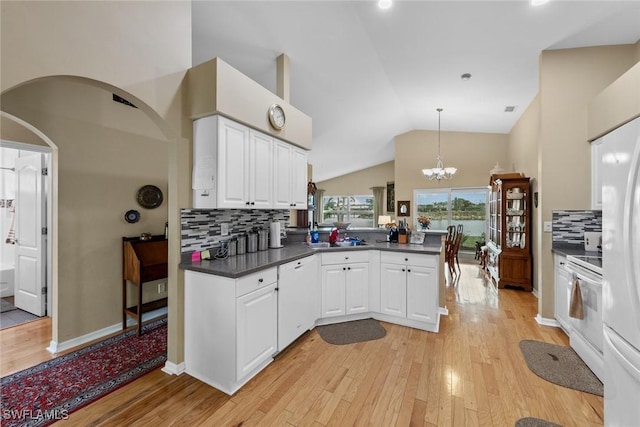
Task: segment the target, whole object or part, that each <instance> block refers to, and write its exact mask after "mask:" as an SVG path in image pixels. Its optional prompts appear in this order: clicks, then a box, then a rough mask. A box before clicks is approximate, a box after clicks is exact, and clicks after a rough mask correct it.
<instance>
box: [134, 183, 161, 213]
mask: <svg viewBox="0 0 640 427" xmlns="http://www.w3.org/2000/svg"><path fill="white" fill-rule="evenodd" d="M136 199H137V200H138V203H139V204H140V206H142V207H143V208H146V209H155V208H157V207H158V206H160V205H161V204H162V200H163V198H162V191H161V190H160V189H159V188H158V187H156V186H155V185H145V186H143V187H140V189H139V190H138V194H137V196H136Z"/></svg>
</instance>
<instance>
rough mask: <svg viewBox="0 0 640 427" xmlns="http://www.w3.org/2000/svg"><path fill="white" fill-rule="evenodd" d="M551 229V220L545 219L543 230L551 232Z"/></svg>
mask: <svg viewBox="0 0 640 427" xmlns="http://www.w3.org/2000/svg"><path fill="white" fill-rule="evenodd" d="M552 231H553V227H552V225H551V221H545V222H544V232H545V233H551V232H552Z"/></svg>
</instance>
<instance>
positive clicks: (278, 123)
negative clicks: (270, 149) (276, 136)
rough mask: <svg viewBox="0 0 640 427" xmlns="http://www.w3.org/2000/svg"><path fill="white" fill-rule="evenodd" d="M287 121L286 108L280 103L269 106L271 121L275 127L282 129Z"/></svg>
mask: <svg viewBox="0 0 640 427" xmlns="http://www.w3.org/2000/svg"><path fill="white" fill-rule="evenodd" d="M286 121H287V118H286V116H285V114H284V109H283V108H282V107H281V106H280V105H278V104H273V105H272V106H271V107H269V123H271V126H273V128H274V129H277V130H280V129H282V128H283V127H284V125H285V123H286Z"/></svg>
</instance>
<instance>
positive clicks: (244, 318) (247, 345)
mask: <svg viewBox="0 0 640 427" xmlns="http://www.w3.org/2000/svg"><path fill="white" fill-rule="evenodd" d="M237 316H238V317H237V321H238V331H237V333H238V343H237V345H238V364H237V370H236V375H237V380H240V379H242V378H244V377H246V376H247V375H249V374H250V373H251V372H252V371H253V370H254V369H256V368H258V367H260V365H262V364H263V363H264V362H266V361H267V360H269V359H270V358H271V357H272V356H273V354H274V353H275V352H276V351H277V350H276V348H277V346H278V296H277V295H276V284H275V283H274V284H273V285H270V286H265V287H264V288H260V289H258V290H257V291H254V292H251V293H250V294H247V295H243V296H241V297H240V298H238V302H237Z"/></svg>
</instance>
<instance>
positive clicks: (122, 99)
mask: <svg viewBox="0 0 640 427" xmlns="http://www.w3.org/2000/svg"><path fill="white" fill-rule="evenodd" d="M113 100H114V101H116V102H119V103H121V104H124V105H128V106H129V107H133V108H138V107H136V106H135V105H133V104H132V103H130V102H129V101H127V100H126V99H124V98H123V97H121V96H118V95H116V94H115V93H114V94H113Z"/></svg>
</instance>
